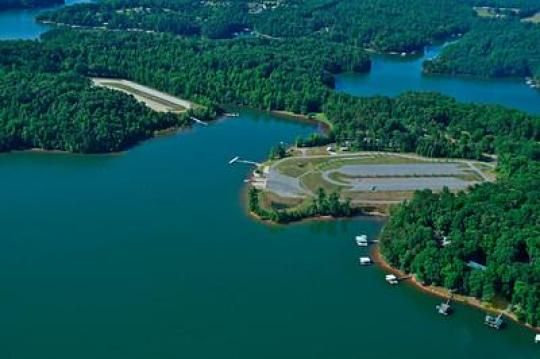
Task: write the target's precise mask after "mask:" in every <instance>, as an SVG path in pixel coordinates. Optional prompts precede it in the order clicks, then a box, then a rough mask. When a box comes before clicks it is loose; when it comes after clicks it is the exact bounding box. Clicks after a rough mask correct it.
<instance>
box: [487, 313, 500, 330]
mask: <svg viewBox="0 0 540 359" xmlns="http://www.w3.org/2000/svg"><path fill="white" fill-rule="evenodd" d="M484 324H485V325H487V326H488V327H491V328H493V329H497V330H499V329H501V327H502V326H503V324H504V320H503V318H502V313H501V314H499V315H498V316H496V317H495V316H493V315H489V314H486V317H485V318H484Z"/></svg>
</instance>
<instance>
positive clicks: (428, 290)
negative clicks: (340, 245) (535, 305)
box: [371, 244, 540, 333]
mask: <svg viewBox="0 0 540 359" xmlns="http://www.w3.org/2000/svg"><path fill="white" fill-rule="evenodd" d="M371 256H372V258H373V261H374V262H375V264H376V265H377V266H379V267H380V268H381V269H383V270H385V271H388V272H390V273H392V274H394V275H396V276H398V277H401V276H405V275H407V273H405V272H403V271H401V270H399V269H397V268H394V267H392V266H391V265H390V264H389V263H388V262H387V261H386V259H385V258H384V257H383V255H382V254H381V251H380V244H376V245H375V246H374V248H373V250H372V251H371ZM409 274H411V273H409ZM407 283H409V284H410V285H412V286H413V287H414V288H415V289H417V290H419V291H421V292H423V293H425V294H428V295H431V296H434V297H438V298H442V299H450V300H452V301H454V302H457V303H461V304H464V305H468V306H470V307H473V308H476V309H479V310H482V311H484V312H490V313H492V314H493V313H497V314H502V315H503V316H504V317H506V318H507V319H510V320H511V321H513V322H515V323H517V324H519V325H521V326H523V327H525V328H527V329H530V330H531V331H533V332H536V333H540V327H533V326H532V325H530V324H527V323H525V322H522V321H520V320H518V318H517V316H516V315H515V314H514V313H512V312H510V311H508V310H501V309H499V308H494V307H492V306H491V305H490V304H489V303H486V302H482V301H481V300H479V299H477V298H474V297H470V296H465V295H461V294H450V293H449V291H448V289H446V288H443V287H438V286H431V285H430V286H425V285H422V284H421V283H420V282H418V281H417V280H416V277H415V275H414V274H412V277H411V278H410V279H408V280H407Z"/></svg>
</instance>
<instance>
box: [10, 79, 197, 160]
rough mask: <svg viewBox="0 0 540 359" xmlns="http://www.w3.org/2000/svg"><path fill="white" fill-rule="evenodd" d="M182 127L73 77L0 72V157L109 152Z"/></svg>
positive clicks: (127, 98) (180, 119) (174, 120)
mask: <svg viewBox="0 0 540 359" xmlns="http://www.w3.org/2000/svg"><path fill="white" fill-rule="evenodd" d="M187 122H188V119H187V118H186V117H179V116H176V115H172V114H158V113H154V112H152V111H151V110H149V109H148V108H146V107H145V106H144V105H142V104H140V103H138V102H137V101H136V100H135V99H134V98H133V97H130V96H127V95H125V94H123V93H120V92H117V91H112V90H107V89H103V88H96V87H91V86H90V84H89V81H88V80H87V79H85V78H82V77H80V76H77V75H74V74H68V73H60V74H48V73H30V72H24V71H11V72H7V73H6V72H3V71H2V70H0V151H8V150H24V149H30V148H40V149H45V150H63V151H70V152H82V153H98V152H113V151H119V150H122V149H124V148H126V147H129V146H131V145H133V144H135V143H137V142H139V141H141V140H143V139H146V138H148V137H150V136H152V135H153V132H154V131H156V130H160V129H164V128H170V127H174V126H181V125H185V124H186V123H187Z"/></svg>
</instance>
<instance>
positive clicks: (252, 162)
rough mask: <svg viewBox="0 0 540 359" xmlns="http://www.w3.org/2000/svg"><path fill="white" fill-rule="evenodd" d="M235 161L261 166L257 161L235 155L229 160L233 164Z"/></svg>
mask: <svg viewBox="0 0 540 359" xmlns="http://www.w3.org/2000/svg"><path fill="white" fill-rule="evenodd" d="M235 163H244V164H247V165H252V166H255V167H260V166H261V164H260V163H259V162H255V161H249V160H243V159H241V158H240V156H235V157H234V158H233V159H231V160H230V161H229V164H230V165H232V164H235Z"/></svg>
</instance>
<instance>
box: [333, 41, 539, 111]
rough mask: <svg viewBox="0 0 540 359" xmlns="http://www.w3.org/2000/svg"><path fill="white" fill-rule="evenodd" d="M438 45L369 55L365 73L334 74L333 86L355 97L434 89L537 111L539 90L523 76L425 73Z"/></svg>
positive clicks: (482, 101)
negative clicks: (408, 53) (413, 53)
mask: <svg viewBox="0 0 540 359" xmlns="http://www.w3.org/2000/svg"><path fill="white" fill-rule="evenodd" d="M440 51H441V47H440V46H432V47H428V48H426V51H425V54H424V55H423V56H420V57H412V58H411V57H405V58H401V57H399V56H389V55H372V68H371V71H370V72H369V73H368V74H342V75H339V76H337V79H336V89H337V90H338V91H341V92H346V93H349V94H352V95H356V96H375V95H385V96H397V95H399V94H401V93H403V92H406V91H436V92H441V93H443V94H446V95H449V96H452V97H455V98H457V99H458V100H460V101H465V102H479V103H490V104H500V105H504V106H507V107H512V108H516V109H520V110H523V111H527V112H531V113H540V91H539V90H537V89H532V88H530V87H528V86H527V85H526V84H525V81H524V80H523V79H476V78H470V77H451V76H441V75H436V76H427V75H423V74H422V63H423V62H424V60H425V59H430V58H433V57H435V56H437V55H438V54H439V52H440Z"/></svg>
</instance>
